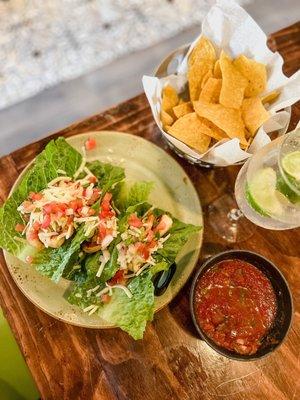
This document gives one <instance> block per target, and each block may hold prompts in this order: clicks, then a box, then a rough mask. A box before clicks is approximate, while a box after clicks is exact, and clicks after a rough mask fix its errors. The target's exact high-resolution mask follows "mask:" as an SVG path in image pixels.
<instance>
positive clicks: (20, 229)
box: [15, 224, 25, 233]
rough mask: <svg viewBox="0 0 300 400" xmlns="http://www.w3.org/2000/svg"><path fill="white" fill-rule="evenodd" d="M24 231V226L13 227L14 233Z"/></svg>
mask: <svg viewBox="0 0 300 400" xmlns="http://www.w3.org/2000/svg"><path fill="white" fill-rule="evenodd" d="M24 229H25V225H23V224H17V225H16V226H15V230H16V232H19V233H21V232H23V231H24Z"/></svg>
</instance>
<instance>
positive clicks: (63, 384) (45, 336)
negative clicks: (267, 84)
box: [0, 23, 300, 400]
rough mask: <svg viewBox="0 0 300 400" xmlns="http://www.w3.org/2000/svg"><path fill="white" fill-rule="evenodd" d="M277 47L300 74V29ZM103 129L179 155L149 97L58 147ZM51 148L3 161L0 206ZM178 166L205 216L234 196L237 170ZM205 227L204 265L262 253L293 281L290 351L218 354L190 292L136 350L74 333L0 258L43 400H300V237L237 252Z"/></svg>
mask: <svg viewBox="0 0 300 400" xmlns="http://www.w3.org/2000/svg"><path fill="white" fill-rule="evenodd" d="M269 44H270V47H271V48H272V49H273V50H278V51H280V52H281V54H282V55H283V57H284V59H285V67H284V69H285V72H286V73H287V74H288V75H290V74H292V73H293V72H295V71H296V70H297V69H298V68H299V66H300V23H298V24H296V25H293V26H291V27H289V28H287V29H284V30H282V31H280V32H277V33H275V34H273V35H271V37H270V40H269ZM299 116H300V106H299V104H298V106H294V107H293V119H292V122H291V127H294V126H295V124H296V122H297V121H298V120H299ZM104 129H107V130H117V131H124V132H130V133H133V134H135V135H141V136H143V137H145V138H147V139H149V140H150V141H152V142H154V143H158V144H159V145H160V146H162V147H163V148H165V149H166V151H168V152H170V151H169V150H168V149H167V148H166V145H165V144H164V143H163V142H162V140H161V137H160V133H159V131H158V129H157V127H156V126H155V123H154V121H153V118H152V115H151V112H150V109H149V106H148V103H147V101H146V98H145V96H144V95H139V96H137V97H135V98H133V99H131V100H128V101H126V102H125V103H122V104H120V105H119V106H117V107H114V108H112V109H110V110H108V111H105V112H104V113H101V114H99V115H95V116H93V117H91V118H88V119H86V120H84V121H82V122H79V123H77V124H74V125H72V126H70V127H68V128H66V129H64V130H62V131H60V132H58V133H56V134H54V135H52V136H51V138H53V137H56V136H59V135H64V136H71V135H76V134H78V133H81V132H86V131H90V130H104ZM49 139H50V138H46V139H43V140H41V141H39V142H38V143H34V144H32V145H29V146H26V147H25V148H23V149H20V150H17V151H15V152H14V153H12V154H10V155H8V156H6V157H3V158H2V159H0V199H2V200H3V201H4V200H5V198H6V196H7V194H8V192H9V189H10V187H11V185H12V184H13V182H14V181H15V179H16V178H17V176H18V174H19V173H20V172H21V171H22V169H23V168H24V167H25V166H26V165H27V164H28V162H29V161H30V160H31V159H32V158H33V157H35V156H36V154H37V153H39V152H40V151H41V150H42V149H43V147H44V146H45V144H46V143H47V142H48V141H49ZM171 154H172V155H173V156H174V154H173V153H171ZM174 157H175V158H176V156H174ZM176 159H177V161H178V162H179V163H180V164H181V165H182V166H183V167H184V168H185V170H186V171H187V173H188V174H189V176H190V177H191V179H192V180H193V182H194V184H195V187H196V189H197V191H198V194H199V197H200V199H201V203H202V205H203V207H204V210H205V209H206V208H207V206H208V205H209V204H210V203H211V202H212V201H213V200H215V199H217V198H219V197H220V196H221V195H223V194H224V193H225V192H228V193H232V188H233V185H234V181H235V178H236V174H237V172H238V168H234V167H233V168H216V169H213V170H205V169H200V168H197V167H196V166H192V165H190V164H188V163H187V162H185V161H184V160H182V159H179V158H176ZM204 219H205V230H204V246H203V249H202V255H201V257H202V258H203V257H205V256H207V255H208V254H209V253H210V252H211V251H219V250H221V249H227V248H241V249H249V250H254V251H257V252H259V253H261V254H262V255H264V256H266V257H267V258H269V259H270V260H272V261H273V262H274V263H275V264H276V265H277V266H278V267H279V268H280V269H281V270H282V272H283V273H284V275H285V276H286V278H287V279H288V282H289V284H290V287H291V289H292V292H293V295H294V303H295V315H294V321H293V326H292V329H291V330H290V332H289V335H288V336H287V339H286V341H285V342H284V343H283V345H282V346H281V347H280V348H279V349H278V350H277V351H275V352H274V353H273V354H271V355H270V356H269V357H267V358H265V359H262V360H260V361H257V362H238V361H231V360H229V359H227V358H224V357H222V356H220V355H219V354H217V353H215V352H214V351H213V350H211V349H210V348H209V347H208V346H207V345H206V344H205V343H204V342H202V341H201V340H199V338H198V337H197V334H196V332H195V329H194V328H193V325H192V321H191V317H190V313H189V305H188V294H189V283H188V284H187V285H186V286H185V287H184V288H183V289H182V290H181V292H180V293H179V295H178V296H177V297H176V298H175V299H174V301H173V302H172V303H171V304H170V305H169V306H168V307H166V308H165V309H163V310H161V311H160V312H158V313H157V314H156V315H155V317H154V321H153V323H151V324H149V326H148V328H147V330H146V334H145V337H144V339H143V340H141V341H137V342H135V341H133V340H132V339H131V338H130V337H129V336H128V335H127V334H125V333H123V332H121V331H120V330H119V329H110V330H104V331H100V330H88V329H83V328H78V327H74V326H71V325H67V324H64V323H62V322H60V321H57V320H55V319H53V318H51V317H50V316H48V315H46V314H45V313H43V312H42V311H40V310H38V309H37V308H36V307H35V306H33V305H32V304H31V303H30V302H29V301H28V300H27V299H26V298H25V297H24V296H23V295H22V293H21V292H20V291H19V290H18V288H17V287H16V285H15V283H14V282H13V280H12V278H11V277H10V275H9V272H8V270H7V267H6V264H5V262H4V259H3V257H2V254H1V258H0V263H1V265H0V267H1V278H0V279H1V281H0V302H1V307H2V308H3V310H4V313H5V315H6V317H7V319H8V322H9V324H10V326H11V328H12V330H13V333H14V335H15V337H16V340H17V342H18V343H19V345H20V348H21V350H22V352H23V354H24V357H25V359H26V362H27V364H28V366H29V368H30V370H31V372H32V375H33V377H34V379H35V381H36V383H37V386H38V388H39V390H40V393H41V396H42V398H43V399H55V400H61V399H72V400H73V399H84V400H90V399H104V400H112V399H128V400H140V399H142V400H150V399H155V400H166V399H174V400H175V399H180V400H185V399H187V400H193V399H195V400H199V399H204V400H206V399H217V398H219V397H220V398H221V397H227V398H230V399H234V400H235V399H258V400H262V399H272V400H273V399H276V400H281V399H289V400H294V399H295V400H296V399H299V398H300V380H299V376H300V315H299V311H300V259H299V256H300V250H299V247H300V232H299V230H291V231H286V232H274V231H269V230H264V229H261V228H258V227H257V228H256V230H255V233H254V234H253V236H252V237H251V238H250V239H249V240H247V241H246V242H243V243H239V244H238V245H235V246H228V244H226V243H225V242H223V241H222V240H221V239H220V238H219V237H217V236H216V235H215V233H214V232H213V230H212V229H211V227H210V225H209V224H208V223H207V213H205V214H204ZM200 262H201V260H200V261H199V264H200ZM1 346H3V344H1Z"/></svg>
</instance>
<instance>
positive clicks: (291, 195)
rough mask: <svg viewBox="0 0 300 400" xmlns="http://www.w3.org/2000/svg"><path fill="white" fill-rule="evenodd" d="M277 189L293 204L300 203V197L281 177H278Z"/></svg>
mask: <svg viewBox="0 0 300 400" xmlns="http://www.w3.org/2000/svg"><path fill="white" fill-rule="evenodd" d="M276 189H277V190H278V191H279V192H280V193H282V194H283V195H284V196H285V197H286V198H287V199H288V200H289V201H290V202H291V203H293V204H297V203H300V196H299V195H298V194H297V193H296V192H295V191H293V190H292V189H291V188H290V187H289V185H288V184H287V183H286V181H285V180H284V179H283V177H282V176H281V175H278V177H277V182H276Z"/></svg>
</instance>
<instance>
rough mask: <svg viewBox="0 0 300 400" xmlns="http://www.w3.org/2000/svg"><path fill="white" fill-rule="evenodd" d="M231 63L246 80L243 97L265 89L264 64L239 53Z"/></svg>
mask: <svg viewBox="0 0 300 400" xmlns="http://www.w3.org/2000/svg"><path fill="white" fill-rule="evenodd" d="M233 65H234V66H235V68H236V69H238V70H239V71H240V73H241V74H242V75H243V76H244V77H245V78H247V80H248V85H247V87H246V89H245V97H254V96H257V95H259V94H260V93H262V92H263V91H264V90H265V89H266V86H267V70H266V66H265V65H264V64H262V63H260V62H257V61H255V60H251V59H249V58H247V57H246V56H244V55H243V54H241V55H240V56H239V57H238V58H236V59H235V60H234V62H233Z"/></svg>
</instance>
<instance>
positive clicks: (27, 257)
mask: <svg viewBox="0 0 300 400" xmlns="http://www.w3.org/2000/svg"><path fill="white" fill-rule="evenodd" d="M25 261H26V262H27V264H32V261H33V257H32V256H26V258H25Z"/></svg>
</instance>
